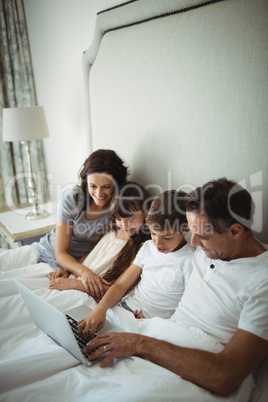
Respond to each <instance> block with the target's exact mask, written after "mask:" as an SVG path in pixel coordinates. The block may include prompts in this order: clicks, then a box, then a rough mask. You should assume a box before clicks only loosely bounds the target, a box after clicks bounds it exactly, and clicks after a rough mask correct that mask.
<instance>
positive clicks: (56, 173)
mask: <svg viewBox="0 0 268 402" xmlns="http://www.w3.org/2000/svg"><path fill="white" fill-rule="evenodd" d="M121 2H122V1H120V0H24V7H25V14H26V20H27V27H28V35H29V41H30V47H31V54H32V62H33V70H34V77H35V84H36V93H37V102H38V105H40V106H44V107H45V111H46V116H47V120H48V126H49V131H50V138H47V139H45V140H44V151H45V158H46V165H47V172H48V179H49V187H50V193H51V196H52V198H53V199H55V200H57V198H59V197H60V195H61V193H62V190H64V189H65V188H66V187H69V186H70V187H73V185H74V184H77V182H78V176H77V172H78V170H79V169H80V167H81V165H82V164H83V162H84V160H85V159H86V158H87V156H88V155H89V149H90V148H89V142H88V138H87V132H86V118H85V114H86V110H85V103H84V85H83V76H82V54H83V51H85V50H86V49H88V47H89V46H90V45H91V42H92V39H93V35H94V24H95V19H96V14H97V12H98V11H100V10H103V9H106V8H109V7H112V6H113V5H115V4H118V3H121Z"/></svg>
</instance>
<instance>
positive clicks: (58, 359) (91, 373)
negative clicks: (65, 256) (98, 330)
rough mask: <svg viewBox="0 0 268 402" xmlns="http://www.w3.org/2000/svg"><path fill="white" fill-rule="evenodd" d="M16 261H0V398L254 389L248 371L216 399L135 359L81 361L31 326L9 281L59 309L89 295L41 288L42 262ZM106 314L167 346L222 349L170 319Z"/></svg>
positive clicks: (236, 399)
mask: <svg viewBox="0 0 268 402" xmlns="http://www.w3.org/2000/svg"><path fill="white" fill-rule="evenodd" d="M24 250H25V249H24ZM24 257H25V256H24ZM15 260H17V259H14V267H13V268H12V267H10V266H9V268H8V269H6V268H5V264H1V265H0V266H1V272H0V311H1V320H0V359H1V361H0V401H12V402H15V401H37V400H38V401H48V400H49V401H54V400H55V401H88V400H94V401H117V402H120V401H126V400H127V401H131V402H132V401H152V400H154V401H159V402H163V401H175V400H176V401H185V402H186V401H189V402H192V401H195V400H196V401H199V402H210V401H211V402H216V401H232V402H241V401H243V402H245V401H247V400H249V395H250V394H251V391H252V389H253V388H254V380H253V377H252V376H249V377H248V378H247V379H246V380H245V381H244V383H243V384H242V386H241V387H240V388H239V390H237V392H235V393H234V394H233V395H232V397H229V398H222V397H219V396H216V395H213V394H211V393H210V392H208V391H206V390H204V389H202V388H200V387H198V386H196V385H194V384H192V383H190V382H188V381H185V380H183V379H181V378H180V377H179V376H177V375H175V374H173V373H172V372H170V371H168V370H166V369H164V368H162V367H159V366H157V365H155V364H153V363H151V362H149V361H147V360H144V359H141V358H139V357H131V358H127V359H119V360H117V361H116V362H114V364H113V365H111V366H110V367H106V368H100V367H99V366H98V365H97V364H96V365H93V366H91V367H85V366H83V365H82V364H80V363H79V362H78V361H77V360H76V359H75V358H74V357H73V356H72V355H71V354H69V353H68V352H67V351H65V350H64V349H63V348H61V347H60V346H58V345H57V344H56V343H55V342H54V341H53V340H51V339H50V338H49V337H48V336H46V335H45V334H44V333H42V331H41V330H39V328H37V327H36V326H35V324H34V323H33V322H32V320H31V318H30V316H29V314H28V310H27V309H26V307H25V306H24V303H23V300H22V299H21V297H20V295H19V293H18V291H17V288H16V286H15V284H14V281H13V278H17V279H20V280H21V281H22V282H23V283H24V284H25V285H26V286H28V287H29V288H30V289H32V290H34V291H36V293H37V294H38V295H39V296H41V297H42V298H44V299H45V300H47V301H48V302H50V303H51V304H53V305H54V306H55V307H57V308H58V309H59V310H61V311H66V310H68V309H71V308H73V307H76V306H79V305H81V304H86V305H89V306H91V307H94V304H95V302H94V300H93V299H91V298H89V297H88V296H87V295H86V294H85V293H83V292H79V291H75V290H67V291H62V292H60V291H57V290H48V289H47V287H48V278H47V274H48V273H49V272H51V271H52V268H51V267H50V266H49V265H48V264H43V263H40V264H36V263H35V261H34V259H32V260H31V265H29V266H26V267H20V268H17V267H16V263H15ZM26 260H27V259H26ZM26 260H25V259H24V262H25V261H26ZM0 261H1V257H0ZM17 261H18V260H17ZM2 262H3V259H2ZM109 317H110V318H113V319H114V320H115V321H116V323H117V324H119V325H121V326H124V328H125V329H126V330H129V331H132V332H143V333H145V334H148V335H151V336H156V337H161V338H164V339H167V340H170V341H172V342H174V343H178V336H177V335H178V334H179V336H180V338H181V342H182V343H185V344H186V345H188V346H192V345H195V346H196V343H198V345H199V347H200V348H208V349H210V350H219V348H221V346H220V345H219V344H217V343H216V342H214V340H213V339H211V338H208V337H207V336H205V335H204V334H202V333H201V332H198V330H195V329H189V328H188V329H187V328H179V327H178V325H177V324H170V326H169V327H168V329H167V328H166V327H164V326H163V323H166V321H165V320H161V319H157V318H156V319H152V320H136V319H135V318H134V317H133V315H132V314H131V313H129V312H127V311H125V310H123V309H122V308H120V307H115V308H113V309H111V310H110V311H109ZM159 334H160V335H159ZM181 342H180V343H181Z"/></svg>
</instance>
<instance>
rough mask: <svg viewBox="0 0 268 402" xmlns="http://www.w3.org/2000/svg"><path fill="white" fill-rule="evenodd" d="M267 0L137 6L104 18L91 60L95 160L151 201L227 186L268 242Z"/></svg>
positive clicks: (86, 61) (140, 1)
mask: <svg viewBox="0 0 268 402" xmlns="http://www.w3.org/2000/svg"><path fill="white" fill-rule="evenodd" d="M267 16H268V2H267V0H215V1H206V2H204V1H200V0H134V1H127V2H124V3H122V5H119V6H115V7H113V8H111V9H107V10H104V11H102V12H100V13H99V14H98V16H97V22H96V29H95V37H94V41H93V43H92V45H91V47H90V48H89V49H88V50H87V51H86V52H85V53H84V56H83V66H84V74H85V82H86V94H87V101H88V102H89V103H88V108H89V135H90V138H91V143H92V150H95V149H98V148H112V149H114V150H115V151H116V152H117V153H118V154H119V155H120V156H121V157H122V158H123V159H124V160H125V161H126V163H127V164H128V165H129V166H130V169H131V178H132V179H133V180H137V181H139V182H141V183H142V184H144V185H146V186H147V187H149V190H151V192H152V193H159V192H161V191H164V190H166V189H169V188H182V189H184V190H185V191H188V190H190V189H192V188H194V187H196V186H197V185H202V184H204V183H205V182H206V181H208V180H210V179H216V178H219V177H222V176H225V177H227V178H229V179H234V180H236V181H239V182H241V184H242V185H244V186H245V187H246V188H247V189H248V190H249V191H250V192H251V194H252V195H253V197H254V199H255V202H256V205H257V211H258V213H257V214H256V216H255V223H254V230H255V232H256V235H257V237H258V238H259V239H260V240H261V241H263V242H266V243H267V242H268V224H267V203H268V202H267V201H268V175H267V167H268V160H267V151H268V135H267V127H268V111H267V105H268V99H267V97H268V85H267V84H268V37H267V36H268V35H267Z"/></svg>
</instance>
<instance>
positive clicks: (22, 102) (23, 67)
mask: <svg viewBox="0 0 268 402" xmlns="http://www.w3.org/2000/svg"><path fill="white" fill-rule="evenodd" d="M0 29H1V36H0V60H1V67H0V71H1V91H0V107H1V110H0V145H1V146H0V167H1V174H0V207H3V206H7V204H8V200H7V194H9V193H10V192H11V194H12V198H13V200H12V201H13V203H14V204H23V203H26V202H27V200H28V194H27V179H26V178H25V177H23V172H28V171H29V168H28V165H27V163H28V162H27V157H26V153H25V149H24V146H23V145H22V144H21V143H20V142H17V143H16V142H13V143H9V142H3V141H2V118H3V111H2V109H3V108H7V107H25V106H36V105H37V101H36V94H35V86H34V78H33V71H32V64H31V54H30V47H29V41H28V34H27V26H26V19H25V13H24V7H23V0H0ZM31 157H32V164H33V171H34V174H35V175H36V181H37V183H38V197H39V200H41V201H42V200H44V199H45V198H47V194H46V189H47V185H46V169H45V160H44V152H43V146H42V142H41V141H40V140H38V141H32V142H31Z"/></svg>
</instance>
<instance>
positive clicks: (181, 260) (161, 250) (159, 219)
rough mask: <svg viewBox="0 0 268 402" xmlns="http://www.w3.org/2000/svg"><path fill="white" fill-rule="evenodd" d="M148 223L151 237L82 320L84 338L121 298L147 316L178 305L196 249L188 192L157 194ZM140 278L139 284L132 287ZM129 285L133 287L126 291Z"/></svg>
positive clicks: (164, 312) (165, 314)
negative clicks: (188, 238)
mask: <svg viewBox="0 0 268 402" xmlns="http://www.w3.org/2000/svg"><path fill="white" fill-rule="evenodd" d="M146 223H147V225H148V227H149V229H150V232H151V238H152V240H148V241H147V242H145V244H144V245H143V246H142V248H141V249H140V251H139V253H138V255H137V257H136V258H135V260H134V262H133V264H132V265H131V266H130V267H129V268H128V269H127V270H126V271H125V272H124V273H123V274H122V275H121V276H120V277H119V278H118V279H117V281H116V282H115V283H114V284H113V286H111V288H110V289H109V290H108V292H107V293H106V294H105V296H104V297H103V298H102V300H101V301H100V303H99V304H98V305H97V306H96V307H95V309H94V310H93V312H91V313H90V314H89V315H88V316H87V317H85V318H84V319H83V320H81V321H80V322H79V329H80V332H81V333H83V335H84V337H85V339H88V338H89V336H88V334H89V331H90V332H91V333H95V332H97V331H99V330H100V329H101V328H102V327H103V325H104V323H105V319H106V312H107V310H108V309H109V308H110V307H112V306H114V305H116V304H117V303H118V302H120V300H121V299H122V298H123V299H122V301H121V305H122V306H123V307H125V308H127V309H129V310H130V311H133V312H134V313H135V314H136V313H138V310H139V309H142V312H143V313H144V315H145V316H146V318H151V317H155V316H157V317H162V318H169V317H171V315H172V314H173V312H174V311H175V309H176V307H177V306H178V303H179V301H180V299H181V296H182V294H183V292H184V288H185V286H186V284H187V281H188V279H189V277H190V274H191V272H192V262H191V261H192V256H193V251H194V249H193V248H192V247H191V246H190V245H189V244H188V243H187V242H186V240H185V236H186V234H187V233H188V225H187V220H186V213H185V193H183V192H181V191H180V192H177V191H175V190H170V191H165V192H164V193H162V194H160V195H159V196H157V197H156V198H155V199H154V201H153V202H152V205H151V207H150V209H149V212H148V216H147V217H146ZM137 281H139V283H138V285H137V286H136V287H135V288H133V286H134V285H135V284H136V283H137ZM130 289H132V291H130V293H127V292H128V291H129V290H130ZM119 305H120V304H119ZM136 309H137V310H136ZM142 312H141V311H140V312H139V314H140V316H142V315H141V314H142Z"/></svg>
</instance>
